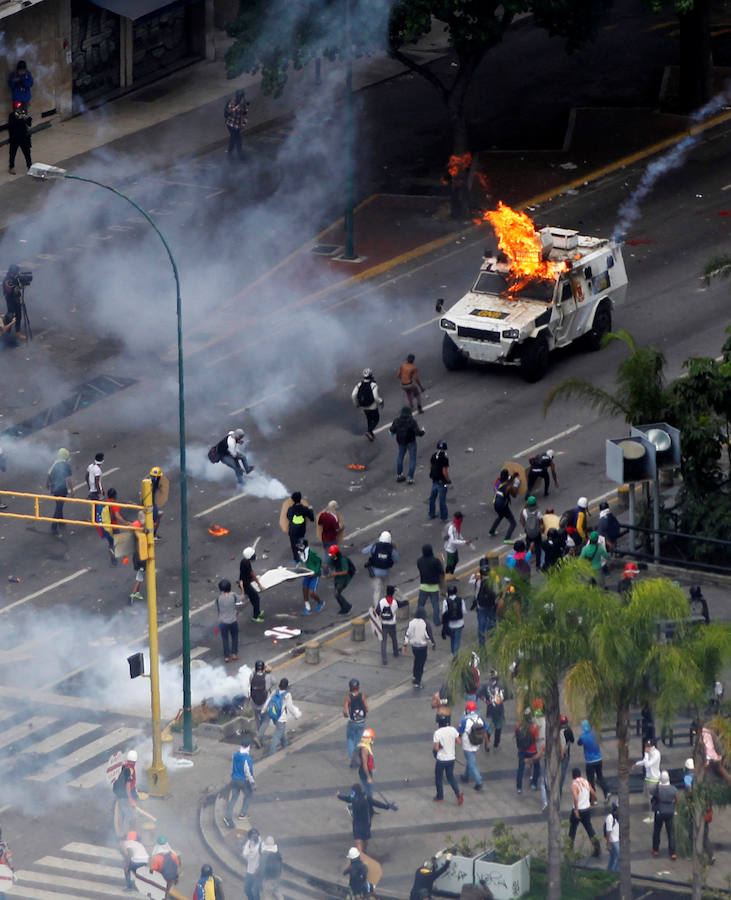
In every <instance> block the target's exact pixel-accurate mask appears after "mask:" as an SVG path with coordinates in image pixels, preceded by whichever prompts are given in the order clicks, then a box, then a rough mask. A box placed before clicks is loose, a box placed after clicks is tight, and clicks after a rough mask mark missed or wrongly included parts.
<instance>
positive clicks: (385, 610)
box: [378, 603, 398, 625]
mask: <svg viewBox="0 0 731 900" xmlns="http://www.w3.org/2000/svg"><path fill="white" fill-rule="evenodd" d="M393 606H394V604H390V605H389V604H388V603H387V604H386V605H385V606H380V605H379V607H378V614H379V615H380V617H381V621H382V622H385V624H386V625H392V624H393V623H394V622H395V621H396V610H394V608H393ZM396 609H398V606H397V607H396Z"/></svg>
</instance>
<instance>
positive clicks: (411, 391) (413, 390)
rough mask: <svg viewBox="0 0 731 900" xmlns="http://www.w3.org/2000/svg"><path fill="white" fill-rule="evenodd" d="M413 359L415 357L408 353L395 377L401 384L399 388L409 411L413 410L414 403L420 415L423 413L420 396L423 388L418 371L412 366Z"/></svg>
mask: <svg viewBox="0 0 731 900" xmlns="http://www.w3.org/2000/svg"><path fill="white" fill-rule="evenodd" d="M415 359H416V357H415V356H414V354H413V353H409V355H408V356H407V357H406V362H403V363H401V365H400V366H399V369H398V372H396V377H397V378H398V380H399V381H400V382H401V387H402V388H403V389H404V393H405V394H406V401H407V403H408V404H409V409H413V408H414V403H416V408H417V410H418V411H419V412H420V413H423V412H424V410H423V409H422V408H421V394H422V392H423V390H424V386H423V385H422V383H421V381H419V370H418V369H417V368H416V366H415V365H414V360H415Z"/></svg>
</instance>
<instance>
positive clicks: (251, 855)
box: [241, 838, 262, 875]
mask: <svg viewBox="0 0 731 900" xmlns="http://www.w3.org/2000/svg"><path fill="white" fill-rule="evenodd" d="M261 846H262V844H261V841H260V840H259V838H257V839H256V840H255V841H251V840H248V841H247V842H246V843H245V844H244V846H243V847H242V848H241V855H242V856H243V857H244V862H245V863H246V872H247V874H248V875H256V873H257V872H258V871H259V863H260V862H261Z"/></svg>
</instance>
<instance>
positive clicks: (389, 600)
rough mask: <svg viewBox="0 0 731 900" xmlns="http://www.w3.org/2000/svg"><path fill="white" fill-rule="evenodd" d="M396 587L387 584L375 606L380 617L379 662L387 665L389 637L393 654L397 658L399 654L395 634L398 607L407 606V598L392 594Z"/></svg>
mask: <svg viewBox="0 0 731 900" xmlns="http://www.w3.org/2000/svg"><path fill="white" fill-rule="evenodd" d="M395 593H396V588H395V587H394V586H393V585H392V584H389V585H388V587H387V588H386V596H385V597H381V599H380V600H379V601H378V605H377V606H376V614H377V615H378V616H379V617H380V619H381V630H382V636H381V663H382V665H384V666H386V665H388V650H387V647H386V644H387V642H388V639H389V638H390V639H391V646H392V648H393V655H394V656H395V657H396V658H398V657H399V656H400V655H401V652H400V650H399V643H398V636H397V634H396V618H397V615H398V610H399V608H400V607H403V606H408V605H409V601H408V600H398V599H397V598H396V597H395V596H394V595H395Z"/></svg>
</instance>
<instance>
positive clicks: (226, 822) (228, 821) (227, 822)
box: [223, 816, 234, 828]
mask: <svg viewBox="0 0 731 900" xmlns="http://www.w3.org/2000/svg"><path fill="white" fill-rule="evenodd" d="M223 824H224V825H225V826H226V828H233V827H234V823H233V822H232V821H231V819H229V817H228V816H224V817H223Z"/></svg>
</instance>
